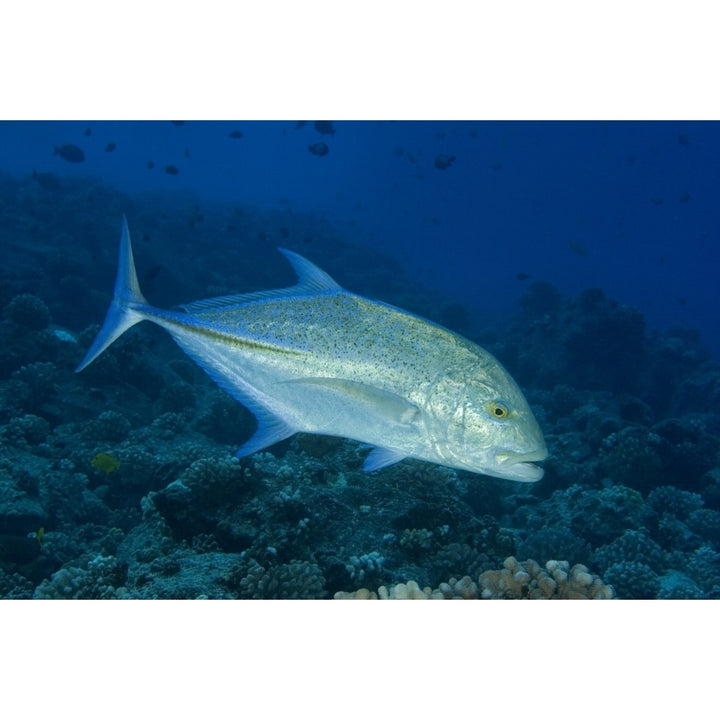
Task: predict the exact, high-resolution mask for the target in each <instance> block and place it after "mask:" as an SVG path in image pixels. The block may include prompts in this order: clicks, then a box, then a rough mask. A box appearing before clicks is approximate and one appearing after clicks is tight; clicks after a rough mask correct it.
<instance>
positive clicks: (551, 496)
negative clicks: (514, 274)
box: [0, 178, 720, 599]
mask: <svg viewBox="0 0 720 720" xmlns="http://www.w3.org/2000/svg"><path fill="white" fill-rule="evenodd" d="M2 188H5V189H4V190H3V189H2ZM2 188H0V210H2V211H3V212H4V213H5V216H6V218H7V219H8V221H9V222H8V224H7V230H6V236H7V238H8V239H9V241H8V242H3V243H2V244H1V245H0V259H4V260H6V261H4V262H2V263H0V307H2V314H1V315H0V595H2V596H3V597H8V598H21V597H22V598H30V597H37V598H40V597H48V598H49V597H58V598H59V597H77V598H81V597H83V598H84V597H88V598H90V597H92V598H158V597H162V598H198V597H207V598H241V599H245V598H291V597H296V598H301V597H302V598H332V597H333V596H337V597H346V596H353V597H362V596H364V597H379V598H387V599H399V598H448V599H450V598H453V599H454V598H468V599H470V598H484V597H492V598H495V597H498V598H500V597H507V598H536V597H552V598H565V597H588V596H590V597H608V596H610V595H613V596H616V597H618V598H621V599H622V598H655V597H659V598H717V597H720V457H719V453H720V440H719V439H718V438H719V437H720V416H719V414H718V406H719V402H718V401H719V400H720V363H718V362H717V361H715V360H714V359H713V358H712V356H711V355H710V354H709V352H708V351H707V350H706V349H705V348H703V346H702V344H701V342H700V339H699V336H698V334H697V333H696V332H695V331H693V330H692V329H688V328H682V327H675V328H670V329H667V330H663V331H659V330H652V331H647V330H646V329H645V327H644V320H643V318H642V316H641V315H640V314H639V312H638V311H637V310H634V309H632V308H627V307H624V306H622V305H620V304H619V303H617V302H615V301H614V300H613V299H611V298H609V297H607V296H606V295H605V293H604V292H602V291H600V290H597V289H595V290H586V291H585V292H583V293H581V294H580V295H579V296H577V297H563V295H562V294H561V293H560V291H559V290H558V289H557V288H555V287H553V286H552V285H551V284H549V283H546V282H544V281H536V282H534V283H532V284H530V285H529V286H528V288H527V293H526V294H525V296H523V298H522V301H521V311H520V312H519V313H518V314H517V315H516V316H514V317H513V318H511V319H510V320H508V321H505V320H503V321H502V322H499V321H498V322H497V324H496V325H495V326H493V324H492V322H491V321H489V322H487V323H486V322H484V321H483V323H482V327H481V328H479V327H477V326H478V325H480V323H479V322H477V319H476V318H475V316H474V313H473V312H472V311H471V310H472V309H470V308H465V307H464V306H462V305H459V304H458V303H457V302H455V301H453V300H452V299H449V298H445V297H438V296H437V295H434V294H433V293H431V292H429V291H426V289H422V290H421V291H419V290H418V286H417V282H416V279H414V278H409V277H408V276H407V275H405V274H404V272H403V268H402V266H401V264H400V263H399V262H397V261H395V260H393V259H392V258H387V257H385V256H383V255H382V254H381V253H380V251H376V250H371V249H368V248H366V247H362V248H361V247H360V246H356V245H353V244H352V243H351V242H350V241H348V239H346V238H344V237H342V236H341V235H342V234H341V233H339V232H338V231H337V230H336V229H335V228H333V227H332V226H331V225H330V224H329V222H328V221H326V220H324V219H322V218H320V217H315V216H309V215H305V214H303V213H299V212H293V211H290V210H288V209H283V210H259V209H257V208H253V207H244V206H243V207H238V206H232V207H230V206H224V205H222V206H218V207H211V206H207V207H205V206H204V205H203V207H202V211H200V210H198V209H197V208H194V209H193V205H195V202H194V201H193V203H192V204H191V209H190V210H188V206H187V201H186V200H185V201H182V202H185V204H184V205H183V204H182V202H181V201H180V200H179V199H178V198H177V197H174V196H168V197H164V196H163V197H152V198H148V197H138V198H134V199H133V200H132V201H130V200H129V199H128V198H127V197H126V196H123V195H120V194H118V193H116V192H115V191H113V190H111V189H108V188H103V187H100V186H99V185H97V183H95V182H91V181H85V180H80V179H77V178H63V179H62V182H61V185H60V187H59V188H56V189H55V190H53V197H54V198H55V199H54V201H53V202H46V201H42V202H40V201H39V200H38V196H37V193H38V190H39V189H40V190H41V189H42V188H39V187H38V183H37V182H36V181H34V180H32V179H31V178H27V179H26V180H25V181H14V180H8V181H7V183H6V184H5V185H3V186H2ZM3 193H4V194H3ZM3 198H4V199H3ZM8 198H11V200H12V201H10V200H8ZM88 198H92V199H93V200H92V202H90V201H89V200H88ZM129 202H132V207H133V214H134V216H135V218H136V220H135V222H136V223H137V224H138V244H141V245H140V247H142V250H143V253H144V254H146V255H148V256H149V263H148V265H146V266H145V267H146V268H149V269H148V270H147V275H146V276H145V277H143V278H142V279H141V282H142V284H143V288H144V289H147V291H148V297H151V295H150V293H152V299H153V303H157V304H158V305H159V306H161V307H172V306H174V305H176V304H179V303H182V302H185V301H187V300H188V299H193V298H201V297H206V296H208V295H213V294H214V295H222V294H228V293H232V292H237V291H241V290H242V289H243V288H250V289H252V288H268V287H286V286H288V285H290V284H292V282H293V278H292V276H291V273H290V271H289V269H288V268H287V267H285V266H284V265H283V263H282V262H281V261H280V259H278V258H276V257H275V256H274V255H273V253H272V251H271V250H270V248H271V247H272V245H273V244H281V245H282V246H284V247H289V248H290V249H294V250H297V251H299V252H301V253H302V252H305V251H306V249H307V247H308V246H310V248H311V249H312V251H313V252H314V253H316V255H317V256H325V257H327V258H328V264H327V268H326V269H327V270H328V272H330V274H331V275H332V274H338V276H342V277H343V278H345V279H346V280H347V282H348V287H352V288H353V289H357V290H358V291H360V292H363V293H365V294H367V295H369V296H372V297H382V298H383V299H384V300H386V301H388V302H392V303H394V304H396V305H399V306H401V307H405V308H408V309H410V310H413V311H415V312H418V313H420V314H422V315H425V316H427V317H430V318H432V319H435V320H438V321H441V322H444V323H447V324H450V325H452V326H454V327H456V328H458V329H460V330H461V331H462V332H463V334H466V335H468V336H469V337H474V338H476V339H477V340H478V341H479V342H480V343H481V344H482V345H484V346H485V347H487V348H488V349H489V350H490V351H491V352H493V353H494V354H495V355H496V356H497V357H498V358H499V359H500V360H501V361H502V362H503V364H504V365H506V366H507V367H508V369H509V370H510V371H511V373H512V374H513V375H514V376H515V378H516V379H517V380H518V381H519V382H520V384H521V385H522V387H523V390H524V391H525V392H526V395H527V397H528V400H529V402H530V404H531V406H532V409H533V412H534V413H535V414H536V416H537V418H538V420H539V422H540V423H541V425H542V428H543V431H544V433H545V437H546V440H547V444H548V447H549V449H550V453H551V455H550V457H549V458H548V460H547V461H545V463H544V466H545V468H546V474H545V477H544V478H543V480H542V481H541V482H540V483H537V484H535V485H524V484H522V485H518V484H515V483H510V482H506V481H502V480H497V479H493V478H486V477H480V476H477V475H472V474H469V473H465V472H462V471H455V470H449V469H447V468H442V467H439V466H434V465H430V464H428V463H422V462H419V461H413V460H405V461H403V462H401V463H398V464H396V465H393V466H391V467H388V468H385V469H383V471H382V472H379V473H371V474H366V473H364V472H362V464H363V460H364V458H365V456H366V454H367V449H366V448H363V447H362V446H361V445H359V444H358V443H353V442H349V441H347V440H344V439H342V438H328V437H320V436H312V435H298V436H295V437H293V438H290V439H287V440H284V441H283V442H281V443H278V444H277V445H275V446H273V447H271V448H269V449H268V450H267V451H266V452H261V453H256V454H255V455H253V456H251V457H247V458H243V459H237V458H236V457H234V453H235V451H236V450H237V448H238V447H239V445H240V444H241V443H242V442H243V441H244V440H246V439H247V438H248V437H250V436H251V435H252V433H253V432H254V430H255V427H256V422H255V420H254V418H253V417H252V415H251V414H250V413H249V411H248V410H247V409H245V408H244V407H243V406H242V405H241V404H239V403H238V402H236V401H235V400H234V399H233V398H231V397H230V396H228V395H227V394H226V393H224V392H223V391H222V390H220V389H218V388H217V387H216V386H215V385H214V384H213V383H212V381H211V380H210V379H209V378H208V377H207V376H206V374H205V373H203V371H202V370H201V369H199V368H197V367H195V366H194V365H193V364H192V363H191V362H189V361H188V360H187V358H186V357H185V356H184V355H182V353H181V352H180V351H179V349H178V348H177V347H176V346H175V345H174V344H173V343H172V341H171V340H169V339H168V338H166V337H165V336H164V335H162V334H160V333H153V330H152V328H149V329H148V328H145V326H144V324H141V325H139V326H138V327H137V328H134V329H133V330H132V332H130V333H127V335H125V336H123V338H122V339H120V340H118V341H117V342H116V343H113V345H112V346H111V347H110V348H109V349H108V351H107V352H106V353H104V354H103V355H102V356H101V357H100V358H98V360H97V362H94V363H93V364H92V365H91V366H90V367H88V368H87V370H86V371H85V372H84V373H82V374H80V375H77V374H75V373H74V372H73V370H74V368H75V367H76V365H77V363H78V362H79V361H80V359H81V357H82V355H83V353H84V350H85V349H86V348H87V347H88V346H89V344H90V343H91V342H92V339H93V337H94V336H95V333H96V332H97V330H98V325H97V323H99V322H100V321H101V320H102V312H103V310H104V308H105V307H106V305H107V303H108V302H109V291H110V285H111V282H112V277H113V273H114V272H115V261H116V258H115V250H114V249H113V248H111V247H109V246H108V245H107V243H106V242H105V239H106V238H108V237H114V235H115V233H116V231H117V228H116V224H117V223H116V219H117V217H119V215H120V213H121V212H122V209H123V208H126V207H127V206H128V203H129ZM188 217H191V218H192V220H193V223H194V224H193V225H190V224H189V223H188V221H187V218H188ZM178 218H184V219H182V220H178ZM201 220H202V224H203V226H204V227H206V228H208V229H212V236H213V238H216V240H214V242H213V244H212V246H211V247H207V248H206V247H205V246H204V245H203V244H202V243H198V241H197V235H196V233H197V226H198V224H199V223H200V222H201ZM34 247H43V248H46V249H47V252H46V253H44V257H43V258H42V259H41V261H40V262H38V257H37V254H36V252H35V251H34V250H33V248H34ZM189 247H192V248H197V252H196V253H195V254H194V255H193V257H192V258H191V259H190V260H188V259H187V258H186V257H184V253H181V252H178V251H177V249H178V248H189ZM240 257H253V258H256V259H257V260H258V262H257V263H253V264H252V267H248V266H247V265H246V264H245V263H242V262H238V258H240ZM9 267H11V268H12V269H13V272H9V271H8V268H9ZM138 269H140V268H138ZM515 558H535V560H526V561H524V562H518V560H516V559H515ZM557 558H561V559H562V560H561V561H558V560H557ZM588 568H592V573H597V574H596V575H593V574H592V573H591V572H590V570H588ZM408 578H410V580H408ZM600 578H602V580H601V579H600ZM610 586H612V590H611V589H610ZM368 588H370V589H368Z"/></svg>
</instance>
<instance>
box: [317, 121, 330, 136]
mask: <svg viewBox="0 0 720 720" xmlns="http://www.w3.org/2000/svg"><path fill="white" fill-rule="evenodd" d="M315 129H316V130H317V131H318V132H319V133H320V134H321V135H334V134H335V128H334V127H333V124H332V120H316V121H315Z"/></svg>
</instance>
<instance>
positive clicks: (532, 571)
mask: <svg viewBox="0 0 720 720" xmlns="http://www.w3.org/2000/svg"><path fill="white" fill-rule="evenodd" d="M614 596H615V593H614V590H613V588H612V586H610V585H605V584H604V583H603V581H602V580H601V578H599V577H598V576H597V575H593V574H592V573H590V572H589V570H588V569H587V568H586V567H585V566H584V565H579V564H578V565H573V566H572V567H570V563H568V562H567V561H565V560H548V562H547V563H545V568H542V567H541V566H540V565H539V564H538V563H537V562H535V561H534V560H527V561H525V562H524V563H523V562H519V561H518V560H517V559H516V558H514V557H512V556H511V557H508V558H506V559H505V561H504V562H503V567H502V569H500V570H486V571H485V572H483V573H481V574H480V576H479V577H478V581H477V583H476V582H474V581H473V580H472V578H470V577H469V576H468V575H466V576H465V577H462V578H460V580H457V579H456V578H451V579H450V580H449V581H448V582H447V583H440V586H439V587H438V588H436V589H435V590H433V589H431V588H429V587H425V588H420V587H419V585H418V584H417V583H416V582H415V581H414V580H410V581H408V582H407V583H398V584H397V585H393V586H391V587H390V588H387V587H385V586H384V585H382V586H380V588H378V591H377V592H373V591H370V590H368V589H367V588H361V589H360V590H357V591H355V592H352V593H347V592H338V593H335V596H334V597H335V599H336V600H350V599H356V600H376V599H378V598H379V599H380V600H400V599H402V600H405V599H408V600H428V599H439V600H442V599H446V600H451V599H464V600H475V599H478V598H479V599H484V600H489V599H512V600H516V599H528V600H543V599H548V600H549V599H567V600H575V599H582V600H587V599H589V600H608V599H610V598H613V597H614Z"/></svg>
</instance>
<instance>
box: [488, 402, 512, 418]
mask: <svg viewBox="0 0 720 720" xmlns="http://www.w3.org/2000/svg"><path fill="white" fill-rule="evenodd" d="M490 414H491V415H492V416H493V417H494V418H495V419H496V420H504V419H505V418H506V417H507V416H508V409H507V408H506V407H505V406H504V405H502V404H501V403H499V402H494V403H490Z"/></svg>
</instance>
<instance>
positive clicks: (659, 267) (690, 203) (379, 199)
mask: <svg viewBox="0 0 720 720" xmlns="http://www.w3.org/2000/svg"><path fill="white" fill-rule="evenodd" d="M332 127H333V130H334V133H333V134H321V133H319V132H318V131H316V130H315V128H314V125H313V123H312V122H308V123H306V124H305V125H304V126H303V127H301V128H300V129H296V123H295V122H294V121H293V122H289V121H288V122H222V123H217V122H192V121H190V122H186V123H184V124H183V125H181V126H178V125H174V124H172V123H170V122H62V123H55V122H35V123H23V122H12V123H3V124H2V125H0V139H2V155H0V171H3V172H6V173H10V174H12V175H14V176H17V177H21V176H23V175H26V174H28V173H31V172H32V170H33V169H34V170H37V171H38V172H53V173H57V174H58V175H60V176H72V177H85V176H92V177H95V178H99V179H102V180H103V181H104V182H107V183H109V184H111V185H112V186H114V187H117V188H119V189H121V190H124V191H126V192H142V191H151V190H152V191H154V190H175V189H191V190H194V191H196V192H197V193H198V194H199V195H200V196H201V197H204V198H207V199H208V200H217V201H229V202H237V203H240V202H242V203H248V204H253V205H258V206H261V207H264V208H278V207H285V208H288V207H289V208H293V209H296V210H298V211H303V212H316V213H320V214H322V215H323V216H325V217H327V218H328V219H330V220H331V221H332V222H333V223H334V224H335V226H336V227H337V228H338V230H339V231H341V232H347V233H348V234H351V235H352V237H353V238H354V239H357V240H358V241H360V242H362V243H366V244H368V245H372V246H374V247H378V248H382V249H383V250H385V251H387V252H389V253H391V254H393V255H395V256H396V257H398V258H400V259H401V260H402V262H403V263H404V265H405V267H406V268H407V269H408V271H409V272H412V273H413V274H415V276H416V277H417V278H418V279H419V280H421V281H422V282H423V283H424V284H426V285H428V286H430V287H434V288H437V289H439V290H442V291H444V292H447V293H449V294H452V296H453V297H456V298H458V299H459V300H461V301H462V302H466V303H468V304H470V305H472V306H475V307H476V308H477V309H478V310H491V311H495V310H504V309H510V308H513V307H515V306H516V303H517V300H518V298H519V297H520V295H521V294H522V292H523V291H524V289H525V287H524V285H523V283H522V281H518V280H517V274H518V273H525V274H528V275H531V276H532V278H534V279H543V280H548V281H550V282H552V283H553V284H555V285H556V286H557V287H558V288H560V290H562V291H563V292H564V293H567V294H576V293H578V292H579V291H581V290H583V289H585V288H589V287H600V288H602V289H603V290H605V291H606V292H607V293H608V294H609V295H610V296H612V297H614V298H616V299H617V300H618V301H619V302H621V303H623V304H628V305H632V306H634V307H637V308H639V309H640V310H641V311H642V313H643V314H644V315H645V317H646V319H647V322H648V325H649V326H650V327H651V328H655V327H657V328H663V327H667V326H669V325H672V324H674V323H682V324H685V325H688V326H690V327H693V328H697V329H699V330H700V331H701V332H702V336H703V340H704V342H705V343H706V345H708V346H709V347H710V348H711V349H712V350H713V352H715V354H717V353H718V352H720V330H719V329H718V328H719V327H720V324H719V323H718V307H719V306H720V303H719V299H720V298H719V296H718V293H719V292H720V290H718V288H719V287H720V285H719V284H718V283H717V281H716V280H717V277H718V271H719V270H720V253H719V252H718V251H717V247H718V241H719V240H720V238H718V232H719V230H718V228H719V227H720V205H718V203H717V187H718V182H719V180H720V177H719V176H720V125H718V124H717V123H701V122H616V123H607V122H582V123H579V122H578V123H574V122H514V123H513V122H495V123H483V122H335V123H334V124H333V126H332ZM86 128H90V130H91V135H89V136H85V135H84V131H85V130H86ZM233 131H240V132H241V133H242V137H241V138H238V139H234V138H231V137H229V134H230V133H231V132H233ZM108 142H114V143H116V149H115V150H114V151H112V152H105V147H106V145H107V143H108ZM318 142H325V143H326V144H327V146H328V149H329V152H328V153H327V155H325V156H322V157H318V156H316V155H313V154H312V153H310V152H309V151H308V146H309V145H312V144H314V143H318ZM65 143H71V144H76V145H78V146H79V147H81V148H83V150H84V151H85V156H86V159H85V161H84V162H82V163H78V164H71V163H68V162H66V161H64V160H63V159H61V158H60V157H59V156H57V155H53V151H52V147H53V145H58V146H59V145H62V144H65ZM440 154H447V155H450V156H455V161H454V162H453V164H452V165H451V166H450V167H448V168H446V169H444V170H440V169H437V168H436V167H435V166H434V160H435V158H436V157H437V156H438V155H440ZM188 156H189V157H188ZM148 161H153V162H154V165H155V167H154V168H153V169H152V170H148V169H147V163H148ZM167 165H174V166H175V167H177V169H178V171H179V172H178V174H177V175H168V174H166V173H165V172H164V168H165V167H166V166H167Z"/></svg>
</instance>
